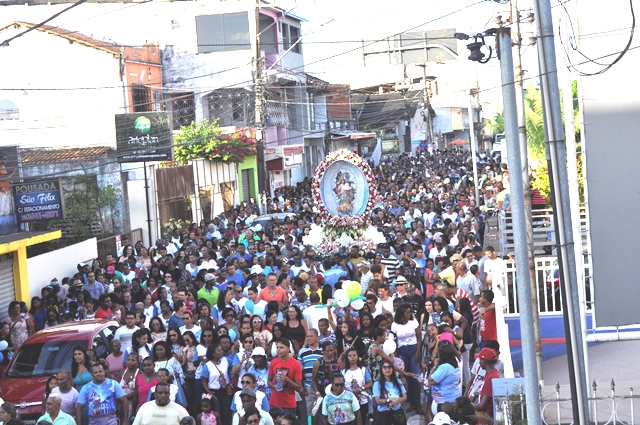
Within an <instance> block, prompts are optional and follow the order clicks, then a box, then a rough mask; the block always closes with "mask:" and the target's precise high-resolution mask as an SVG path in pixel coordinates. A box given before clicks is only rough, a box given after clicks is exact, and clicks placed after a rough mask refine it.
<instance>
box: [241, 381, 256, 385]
mask: <svg viewBox="0 0 640 425" xmlns="http://www.w3.org/2000/svg"><path fill="white" fill-rule="evenodd" d="M240 383H241V384H243V385H251V384H253V381H240Z"/></svg>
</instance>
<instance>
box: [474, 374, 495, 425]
mask: <svg viewBox="0 0 640 425" xmlns="http://www.w3.org/2000/svg"><path fill="white" fill-rule="evenodd" d="M494 378H500V372H498V371H497V370H495V369H494V370H492V371H491V372H489V373H487V374H486V375H485V377H484V384H482V391H480V399H482V397H490V398H491V401H490V402H489V404H487V408H486V409H484V410H482V411H478V413H482V414H484V415H487V416H489V417H490V418H493V382H492V381H491V380H492V379H494ZM489 423H490V422H489V421H486V420H482V419H481V420H480V421H478V424H489Z"/></svg>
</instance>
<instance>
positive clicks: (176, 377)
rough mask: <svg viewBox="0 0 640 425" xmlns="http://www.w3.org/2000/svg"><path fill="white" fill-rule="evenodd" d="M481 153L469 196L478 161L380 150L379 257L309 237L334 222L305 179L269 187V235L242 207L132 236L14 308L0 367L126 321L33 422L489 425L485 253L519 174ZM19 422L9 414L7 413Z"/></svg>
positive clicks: (493, 274) (83, 351)
mask: <svg viewBox="0 0 640 425" xmlns="http://www.w3.org/2000/svg"><path fill="white" fill-rule="evenodd" d="M478 160H479V164H478V166H479V168H478V169H479V170H483V172H482V173H481V177H479V178H478V180H479V182H478V183H479V184H480V185H481V187H480V199H475V197H474V184H475V180H474V178H473V174H472V164H471V157H470V155H469V153H468V151H464V150H459V151H455V152H452V151H443V152H439V151H435V152H433V153H429V152H421V153H419V154H418V155H412V156H410V155H400V156H394V157H388V158H384V159H383V161H382V162H381V163H380V165H379V166H377V167H375V168H374V173H375V176H376V181H377V183H378V193H379V195H380V199H379V200H378V201H379V202H378V205H376V207H375V208H374V209H373V213H372V214H371V217H367V218H368V219H369V220H370V222H371V223H372V224H373V225H374V226H375V227H377V228H378V229H379V231H381V232H382V233H383V234H384V235H385V237H386V239H387V242H386V243H383V244H380V245H378V246H377V249H376V251H375V252H367V253H365V252H360V250H359V249H358V248H357V247H353V248H352V249H351V250H349V251H348V252H336V253H334V254H333V255H332V256H331V257H330V258H321V257H318V256H317V253H315V252H314V251H313V250H312V249H310V248H309V247H307V246H305V245H304V242H303V237H304V236H305V235H306V234H308V233H309V231H310V229H311V228H312V226H318V225H321V224H322V220H321V218H320V217H319V215H318V210H317V206H316V205H314V200H313V199H312V197H311V181H310V180H308V179H307V180H305V181H303V182H302V183H300V184H298V185H297V186H296V187H290V188H285V189H282V190H277V191H276V192H275V194H274V197H273V198H272V199H270V200H269V202H268V211H267V212H268V213H273V212H291V213H293V214H295V216H291V217H288V218H286V219H284V220H282V221H279V220H277V219H274V220H273V221H272V222H271V223H270V225H269V226H268V227H267V226H264V227H263V226H262V225H254V224H253V221H254V220H255V218H256V217H257V216H258V214H259V211H258V209H259V208H258V206H257V205H255V204H254V203H253V202H244V203H243V204H242V205H240V206H238V207H237V208H235V209H233V210H231V211H228V212H226V213H223V214H221V215H220V216H218V217H215V218H213V220H211V221H210V222H207V221H204V220H203V221H202V222H201V223H200V224H199V225H198V224H193V225H192V226H191V227H190V228H189V229H175V230H174V231H173V233H172V234H169V235H164V236H163V237H162V238H161V239H158V240H157V241H156V243H155V244H154V246H151V247H145V246H143V244H142V242H140V241H138V242H136V243H135V244H129V241H127V240H126V239H125V240H123V246H122V249H121V250H120V252H113V253H110V254H108V255H106V257H105V258H97V259H95V260H94V261H93V262H92V263H89V264H78V266H77V273H75V274H74V275H73V276H70V277H66V278H64V279H62V280H61V281H58V280H57V279H53V280H52V281H51V282H50V283H49V284H48V285H46V287H45V288H43V289H42V296H41V297H34V298H33V299H31V302H30V305H27V304H26V303H25V302H19V301H15V302H12V303H11V305H10V306H9V317H8V318H7V319H6V322H5V323H3V324H2V327H1V328H0V340H5V341H7V343H8V347H7V349H6V350H4V352H3V354H4V357H5V360H4V362H5V365H6V363H7V362H8V361H9V359H10V358H11V355H12V353H13V352H14V351H15V350H16V348H17V347H19V346H20V344H21V343H22V342H24V341H25V340H26V339H27V338H28V337H29V336H30V335H31V334H33V333H34V332H36V331H38V330H41V329H45V328H48V327H51V326H55V325H58V324H63V323H68V322H73V321H79V320H85V319H107V320H113V321H115V322H117V324H118V326H119V328H118V330H117V331H116V332H115V335H114V338H113V340H112V341H111V342H110V348H111V350H110V352H109V353H108V355H107V356H106V357H105V358H99V357H97V356H96V353H95V352H94V351H93V350H87V348H86V347H80V346H78V347H76V348H75V349H74V352H73V359H72V362H71V369H70V370H61V371H60V372H59V373H58V374H56V375H55V376H52V377H51V378H50V379H49V381H48V382H47V386H46V388H45V394H44V398H43V416H42V417H41V418H40V419H39V421H38V423H41V424H43V425H47V423H46V422H51V423H52V424H54V425H67V424H68V425H71V424H73V423H76V424H77V425H84V424H87V423H88V424H90V425H112V424H115V423H116V421H117V420H120V421H121V423H122V424H123V425H128V423H131V424H133V425H142V424H144V425H146V424H151V423H154V424H155V425H163V424H165V423H167V424H168V423H173V424H175V423H178V422H180V423H185V424H188V423H196V424H198V425H219V424H222V425H227V424H250V425H257V424H285V425H289V424H300V423H303V424H306V423H307V422H308V420H309V418H311V419H310V420H311V421H312V423H313V424H325V423H329V424H332V425H333V424H345V423H346V424H358V425H363V424H368V423H369V422H370V421H374V420H380V421H381V422H378V423H380V424H401V425H403V424H404V423H406V414H407V413H411V412H417V413H418V414H421V415H425V418H426V421H427V423H429V422H432V423H435V424H441V423H460V424H476V423H489V420H490V419H491V418H492V417H493V398H492V387H491V379H492V378H495V377H498V376H500V374H501V372H502V366H501V365H502V363H501V361H500V360H499V355H500V347H499V344H498V343H497V333H496V322H495V306H494V304H493V291H492V283H493V282H494V281H496V279H499V278H500V277H501V274H502V273H503V263H502V261H503V260H502V259H500V258H498V257H497V256H496V253H495V250H494V249H493V248H492V247H491V246H483V241H484V217H485V214H487V213H489V211H490V210H491V209H492V208H503V209H504V208H508V190H507V191H506V192H505V189H504V187H508V172H507V170H506V168H504V167H501V166H500V160H499V157H495V158H494V157H492V156H490V155H488V154H483V153H481V154H480V155H479V158H478ZM505 204H506V205H507V206H506V207H505ZM346 281H357V282H358V283H359V284H360V286H361V288H362V291H361V294H362V296H363V297H365V298H366V302H364V307H362V308H361V309H360V310H356V309H354V308H353V307H351V306H347V307H344V308H343V307H340V306H338V305H337V304H335V303H334V301H333V298H334V293H335V291H336V290H338V289H341V288H342V285H343V284H344V282H346ZM389 341H391V342H394V343H395V344H390V343H389ZM15 412H16V411H15V408H14V407H13V406H12V405H11V404H10V403H4V404H2V405H1V406H0V420H2V421H3V422H4V423H5V424H8V423H10V421H11V420H12V419H14V420H15V419H16V415H15ZM181 421H182V422H181ZM190 421H193V422H190ZM60 422H62V424H60Z"/></svg>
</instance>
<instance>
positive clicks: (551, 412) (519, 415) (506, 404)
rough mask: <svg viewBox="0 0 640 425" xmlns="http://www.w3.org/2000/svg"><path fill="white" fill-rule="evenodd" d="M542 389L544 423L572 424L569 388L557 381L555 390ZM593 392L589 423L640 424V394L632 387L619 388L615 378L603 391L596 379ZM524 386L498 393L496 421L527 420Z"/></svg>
mask: <svg viewBox="0 0 640 425" xmlns="http://www.w3.org/2000/svg"><path fill="white" fill-rule="evenodd" d="M539 391H540V416H541V418H542V423H543V424H545V425H561V424H562V425H565V424H567V425H568V424H573V419H572V405H571V397H570V396H569V395H568V394H567V393H568V392H569V390H568V389H567V388H563V387H561V386H560V384H559V383H556V386H555V391H554V393H553V394H549V395H547V396H544V395H543V393H542V388H540V389H539ZM592 394H593V395H592V396H591V397H589V398H588V400H589V410H590V420H589V422H588V423H589V424H594V425H595V424H597V425H609V424H611V425H635V424H640V413H639V412H638V409H637V408H636V406H635V405H636V403H640V395H638V394H635V393H634V390H633V388H629V390H628V391H627V390H626V389H624V390H622V391H618V390H617V388H616V384H615V382H614V381H613V380H611V383H610V384H609V385H608V388H606V389H605V390H604V391H602V393H601V394H599V393H598V384H597V383H596V381H593V384H592ZM525 399H526V395H525V394H524V389H523V387H522V386H521V385H520V386H516V387H515V388H513V389H512V392H511V394H508V395H507V396H504V397H496V400H495V404H496V422H495V423H497V424H505V425H510V424H519V423H525V420H526V409H525Z"/></svg>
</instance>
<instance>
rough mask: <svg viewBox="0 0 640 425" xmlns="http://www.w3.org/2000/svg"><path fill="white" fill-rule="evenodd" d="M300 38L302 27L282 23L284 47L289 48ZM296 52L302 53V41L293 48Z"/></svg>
mask: <svg viewBox="0 0 640 425" xmlns="http://www.w3.org/2000/svg"><path fill="white" fill-rule="evenodd" d="M299 38H300V28H298V27H294V26H293V25H290V24H282V48H283V49H284V50H287V49H289V48H290V47H291V46H292V45H293V44H295V42H296V41H298V39H299ZM291 51H292V52H294V53H300V52H301V50H300V43H298V44H296V45H295V46H294V47H293V49H291Z"/></svg>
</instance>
